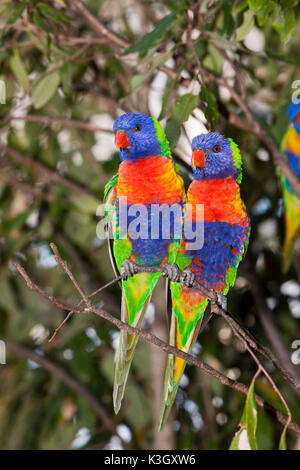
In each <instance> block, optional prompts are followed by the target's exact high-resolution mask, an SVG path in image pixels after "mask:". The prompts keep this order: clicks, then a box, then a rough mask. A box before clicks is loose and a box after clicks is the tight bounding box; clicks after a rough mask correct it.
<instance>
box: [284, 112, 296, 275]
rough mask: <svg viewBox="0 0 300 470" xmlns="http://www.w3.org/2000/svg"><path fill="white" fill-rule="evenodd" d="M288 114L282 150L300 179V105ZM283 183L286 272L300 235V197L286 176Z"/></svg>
mask: <svg viewBox="0 0 300 470" xmlns="http://www.w3.org/2000/svg"><path fill="white" fill-rule="evenodd" d="M287 114H288V117H289V119H290V120H291V122H292V125H291V126H290V128H289V129H288V131H287V133H286V134H285V136H284V138H283V141H282V146H281V149H282V151H284V152H285V154H286V156H287V159H288V164H289V165H290V167H291V169H292V170H293V171H294V173H295V174H296V175H297V176H298V178H300V103H299V104H295V103H291V104H290V106H289V107H288V113H287ZM281 183H282V191H283V200H284V208H285V240H284V244H283V249H282V256H283V262H282V269H283V271H284V272H286V271H288V269H289V267H290V264H291V259H292V256H293V250H294V246H295V242H296V240H297V238H298V237H299V235H300V197H299V196H298V195H297V194H296V193H295V192H294V190H293V187H292V185H291V184H290V182H289V181H288V180H287V178H286V177H285V176H284V175H281Z"/></svg>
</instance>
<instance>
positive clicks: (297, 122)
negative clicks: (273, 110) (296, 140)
mask: <svg viewBox="0 0 300 470" xmlns="http://www.w3.org/2000/svg"><path fill="white" fill-rule="evenodd" d="M297 101H298V100H297ZM287 115H288V118H289V119H290V120H291V121H292V123H293V126H294V128H295V131H296V132H297V133H298V134H300V100H299V103H298V104H296V103H291V104H290V105H289V107H288V110H287Z"/></svg>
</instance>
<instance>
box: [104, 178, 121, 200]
mask: <svg viewBox="0 0 300 470" xmlns="http://www.w3.org/2000/svg"><path fill="white" fill-rule="evenodd" d="M118 178H119V173H117V174H115V175H114V176H113V177H112V178H111V179H110V180H109V182H108V183H106V185H105V188H104V195H103V202H106V201H107V198H108V195H109V193H110V191H111V190H112V189H113V188H114V187H115V186H116V184H117V183H118Z"/></svg>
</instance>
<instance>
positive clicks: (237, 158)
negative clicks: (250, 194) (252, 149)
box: [228, 138, 243, 183]
mask: <svg viewBox="0 0 300 470" xmlns="http://www.w3.org/2000/svg"><path fill="white" fill-rule="evenodd" d="M228 140H229V142H230V148H231V150H232V158H233V161H234V164H235V166H236V167H237V169H238V172H239V175H238V177H237V182H238V183H241V181H242V165H243V161H242V155H241V152H240V149H239V147H238V145H237V144H236V143H235V142H234V140H232V139H230V138H228Z"/></svg>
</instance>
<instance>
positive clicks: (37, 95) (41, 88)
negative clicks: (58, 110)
mask: <svg viewBox="0 0 300 470" xmlns="http://www.w3.org/2000/svg"><path fill="white" fill-rule="evenodd" d="M59 82H60V78H59V73H58V72H53V73H50V74H49V75H46V76H45V77H44V78H42V79H41V80H40V81H39V82H38V83H37V84H36V85H35V87H34V89H33V91H32V100H33V106H34V107H35V109H39V108H42V107H43V106H44V105H45V104H46V103H47V102H48V101H49V100H50V99H51V98H52V97H53V96H54V95H55V92H56V90H57V87H58V85H59Z"/></svg>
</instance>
